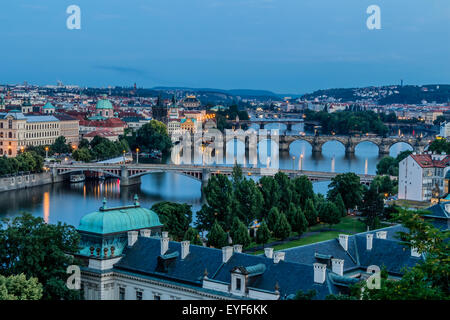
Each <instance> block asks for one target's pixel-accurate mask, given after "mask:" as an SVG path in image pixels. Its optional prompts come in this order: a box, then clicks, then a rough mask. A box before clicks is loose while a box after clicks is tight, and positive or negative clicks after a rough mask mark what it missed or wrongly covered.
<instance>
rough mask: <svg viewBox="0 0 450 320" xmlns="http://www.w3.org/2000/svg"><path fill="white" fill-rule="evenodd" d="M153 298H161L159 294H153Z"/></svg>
mask: <svg viewBox="0 0 450 320" xmlns="http://www.w3.org/2000/svg"><path fill="white" fill-rule="evenodd" d="M153 300H161V296H160V295H159V294H155V295H153Z"/></svg>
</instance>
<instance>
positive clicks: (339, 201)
mask: <svg viewBox="0 0 450 320" xmlns="http://www.w3.org/2000/svg"><path fill="white" fill-rule="evenodd" d="M389 181H390V180H389ZM334 204H335V205H336V207H337V208H338V210H339V212H340V213H341V216H342V217H346V216H347V209H346V208H345V204H344V200H342V196H341V194H340V193H338V195H337V196H336V199H334Z"/></svg>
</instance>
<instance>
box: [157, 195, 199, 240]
mask: <svg viewBox="0 0 450 320" xmlns="http://www.w3.org/2000/svg"><path fill="white" fill-rule="evenodd" d="M152 210H153V211H155V212H156V213H157V214H158V216H159V218H160V220H161V223H162V224H163V225H164V230H166V231H168V232H169V234H170V235H172V236H173V237H174V238H175V239H176V240H180V239H182V238H183V237H184V235H185V233H186V231H187V230H188V229H189V227H190V224H191V223H192V210H191V206H190V205H188V204H186V203H183V204H181V203H175V202H169V201H162V202H159V203H156V204H154V205H153V206H152Z"/></svg>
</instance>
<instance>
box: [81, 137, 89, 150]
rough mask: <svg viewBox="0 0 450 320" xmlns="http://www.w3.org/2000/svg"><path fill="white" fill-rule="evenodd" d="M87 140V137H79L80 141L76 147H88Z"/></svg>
mask: <svg viewBox="0 0 450 320" xmlns="http://www.w3.org/2000/svg"><path fill="white" fill-rule="evenodd" d="M89 146H90V145H89V141H88V140H87V139H81V140H80V143H79V144H78V149H82V148H87V149H89Z"/></svg>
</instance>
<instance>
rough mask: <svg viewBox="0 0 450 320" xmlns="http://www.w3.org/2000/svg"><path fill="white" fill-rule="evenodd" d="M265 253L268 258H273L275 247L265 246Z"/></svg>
mask: <svg viewBox="0 0 450 320" xmlns="http://www.w3.org/2000/svg"><path fill="white" fill-rule="evenodd" d="M264 254H265V256H266V257H267V258H269V259H272V257H273V248H265V249H264Z"/></svg>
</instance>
